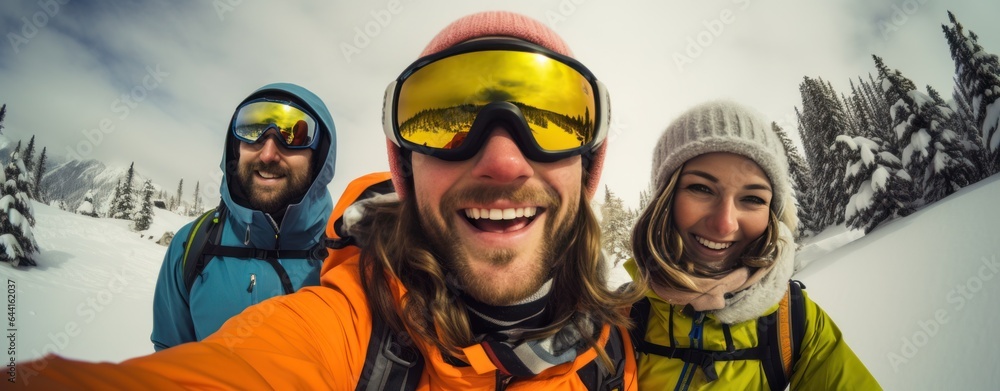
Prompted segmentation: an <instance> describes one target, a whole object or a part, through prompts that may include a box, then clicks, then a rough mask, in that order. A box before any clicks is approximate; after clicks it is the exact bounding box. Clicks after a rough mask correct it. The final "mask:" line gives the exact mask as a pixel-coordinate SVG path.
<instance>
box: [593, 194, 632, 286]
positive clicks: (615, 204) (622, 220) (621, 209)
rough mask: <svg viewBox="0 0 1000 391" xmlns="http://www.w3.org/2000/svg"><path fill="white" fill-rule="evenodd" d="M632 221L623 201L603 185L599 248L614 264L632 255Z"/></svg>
mask: <svg viewBox="0 0 1000 391" xmlns="http://www.w3.org/2000/svg"><path fill="white" fill-rule="evenodd" d="M633 223H634V220H633V219H631V214H630V213H629V211H628V210H626V209H625V202H624V201H623V200H622V199H621V198H620V197H618V196H616V195H615V194H614V193H612V192H611V189H609V188H608V186H607V185H605V186H604V204H602V205H601V248H603V249H604V253H605V254H606V255H607V256H608V258H609V259H610V260H611V261H612V262H613V264H614V266H618V264H619V263H620V262H622V261H625V260H627V259H629V258H631V257H632V242H631V240H630V238H631V233H632V224H633Z"/></svg>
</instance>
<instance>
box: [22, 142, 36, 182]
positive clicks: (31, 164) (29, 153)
mask: <svg viewBox="0 0 1000 391" xmlns="http://www.w3.org/2000/svg"><path fill="white" fill-rule="evenodd" d="M34 158H35V136H34V135H32V136H31V139H29V140H28V146H27V147H25V148H24V154H22V155H21V161H22V162H24V168H25V172H27V173H31V172H32V169H34V168H35V161H34V160H33V159H34ZM28 179H29V180H30V179H31V178H28Z"/></svg>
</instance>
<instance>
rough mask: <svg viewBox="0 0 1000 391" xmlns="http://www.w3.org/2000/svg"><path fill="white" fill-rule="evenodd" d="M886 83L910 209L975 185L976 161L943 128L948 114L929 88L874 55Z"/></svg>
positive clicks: (956, 135) (956, 136)
mask: <svg viewBox="0 0 1000 391" xmlns="http://www.w3.org/2000/svg"><path fill="white" fill-rule="evenodd" d="M874 58H875V64H876V67H877V68H878V69H879V74H880V75H882V77H883V78H884V79H885V81H886V82H885V83H883V87H884V89H885V92H886V97H887V98H889V99H890V100H892V99H895V103H894V104H893V106H892V107H893V112H892V118H893V121H894V123H895V124H896V125H895V126H894V127H893V129H894V130H895V132H896V137H897V138H896V143H897V144H896V145H897V147H898V148H899V150H900V156H899V158H900V162H901V164H902V165H903V169H905V170H906V172H907V173H908V174H909V175H910V177H911V178H912V179H913V183H914V189H915V190H916V193H915V194H916V198H915V203H914V205H913V206H914V208H920V207H922V206H923V205H926V204H929V203H932V202H935V201H937V200H939V199H941V198H944V197H945V196H947V195H948V194H951V193H954V192H955V191H957V190H958V189H961V188H962V187H964V186H966V185H968V184H970V183H972V182H974V181H975V179H974V178H975V176H976V170H975V163H974V162H973V161H972V160H970V159H968V158H967V157H966V156H965V151H964V148H962V144H961V141H962V138H961V136H960V134H959V133H958V132H956V131H955V130H953V129H950V128H948V127H947V125H948V124H949V123H952V122H953V121H952V119H951V116H952V115H953V112H952V110H951V108H950V107H948V105H947V104H946V103H945V102H944V100H943V99H941V97H940V95H939V94H938V93H937V91H935V90H934V89H933V88H932V87H929V86H928V92H929V93H930V95H928V94H924V93H923V92H921V91H919V90H917V89H916V88H915V86H914V84H913V82H912V81H910V80H909V79H907V78H906V77H905V76H903V74H902V73H901V72H900V71H899V70H892V71H890V70H889V69H888V67H887V66H886V65H885V63H883V62H882V59H881V58H879V57H877V56H874Z"/></svg>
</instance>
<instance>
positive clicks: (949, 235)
mask: <svg viewBox="0 0 1000 391" xmlns="http://www.w3.org/2000/svg"><path fill="white" fill-rule="evenodd" d="M997 199H1000V176H994V177H993V178H990V179H987V180H986V181H983V182H980V183H978V184H975V185H972V186H970V187H968V188H966V189H963V190H961V191H959V192H958V193H956V194H954V195H952V196H950V197H948V198H946V199H944V200H942V201H940V202H938V203H935V204H933V205H931V206H928V207H927V208H925V209H923V210H921V211H919V212H917V213H915V214H913V215H911V216H909V217H906V218H904V219H901V220H897V221H894V222H891V223H889V224H887V225H885V226H883V227H880V228H879V229H877V230H875V231H874V232H872V233H871V234H869V235H867V236H865V237H862V238H860V239H857V240H855V241H853V242H850V243H848V244H846V245H843V246H842V247H839V248H833V247H835V245H839V244H841V243H843V242H844V241H845V239H844V238H845V235H847V237H850V238H851V239H853V236H851V235H854V236H856V234H852V233H850V232H847V233H845V232H832V233H830V232H828V233H824V234H823V235H822V236H821V237H820V238H819V239H820V240H819V241H818V242H816V243H813V245H812V247H807V248H806V249H804V250H803V251H804V252H806V251H807V250H808V252H810V253H811V254H812V255H810V257H811V260H810V262H807V263H805V264H803V269H802V270H801V271H800V272H798V273H797V274H796V276H795V278H797V279H800V280H802V281H803V282H805V284H806V286H807V291H808V293H809V295H810V296H811V297H812V298H813V299H814V300H815V301H817V302H818V303H819V304H820V305H821V306H822V307H823V308H824V309H825V310H826V311H827V312H829V313H830V314H831V316H832V317H833V319H834V320H835V321H836V323H837V324H838V326H840V328H841V330H842V331H843V333H844V335H845V337H846V338H847V340H848V342H849V343H850V345H851V347H852V348H853V349H854V351H855V352H856V353H857V354H858V356H860V357H861V359H862V360H863V361H864V362H865V363H866V364H867V365H868V367H869V369H870V370H871V371H872V373H873V374H874V375H875V376H876V377H877V378H878V379H879V381H880V382H881V383H882V385H883V386H884V387H885V389H887V390H942V389H970V390H992V389H996V387H997V385H998V384H1000V336H998V335H997V334H996V333H995V332H994V329H996V327H997V326H998V325H1000V311H997V304H996V303H997V301H998V300H1000V240H998V238H997V232H998V229H997V222H998V221H1000V208H997V207H996V206H995V204H996V200H997ZM34 207H35V215H36V217H37V219H38V224H37V226H36V228H35V232H36V236H37V238H38V242H39V245H40V246H41V248H42V251H41V255H40V257H39V264H40V265H41V266H40V267H38V268H35V269H27V270H15V269H13V268H11V267H9V266H8V265H5V264H0V278H3V280H6V279H8V278H9V279H11V280H13V281H14V282H15V283H16V286H17V304H16V311H17V315H16V319H17V358H18V361H20V362H23V361H26V360H29V359H32V358H37V357H41V356H42V355H43V354H45V353H49V352H55V353H58V354H60V355H64V356H68V357H71V358H78V359H85V360H107V361H121V360H123V359H126V358H129V357H132V356H135V355H140V354H146V353H150V352H152V345H151V344H150V342H149V333H150V331H151V329H150V328H151V324H152V321H151V317H152V315H151V313H152V312H151V309H150V306H151V302H152V291H153V286H154V284H155V279H156V274H157V272H158V270H159V266H160V263H161V261H162V257H163V254H164V252H165V250H166V248H165V247H162V246H159V245H157V244H154V243H153V242H152V240H149V239H143V238H140V237H139V234H137V233H134V232H131V231H129V230H128V228H127V222H125V221H114V220H107V219H91V218H89V217H84V216H79V215H73V214H69V213H67V212H63V211H60V210H58V209H55V208H52V207H48V206H45V205H41V204H37V203H36V204H34ZM156 212H157V215H156V219H155V221H154V226H153V227H152V228H151V229H150V231H148V232H149V233H152V235H153V236H155V237H156V238H159V236H160V233H162V232H163V231H165V230H176V229H177V228H179V227H180V226H182V225H183V224H185V223H186V222H187V221H189V219H190V218H187V217H181V216H177V215H175V214H172V213H166V212H164V211H162V210H157V211H156ZM148 236H149V235H148V234H147V235H146V237H147V238H148ZM831 243H833V245H831ZM810 249H811V250H810ZM612 275H613V277H614V278H615V280H619V281H620V280H621V279H623V278H627V277H625V274H624V272H623V271H622V270H621V269H615V270H614V271H613V273H612Z"/></svg>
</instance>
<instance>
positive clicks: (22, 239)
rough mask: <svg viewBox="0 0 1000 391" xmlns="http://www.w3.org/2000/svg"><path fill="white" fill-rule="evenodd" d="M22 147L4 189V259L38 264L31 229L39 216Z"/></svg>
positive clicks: (0, 234)
mask: <svg viewBox="0 0 1000 391" xmlns="http://www.w3.org/2000/svg"><path fill="white" fill-rule="evenodd" d="M18 149H19V148H17V149H15V151H14V153H13V154H11V157H10V162H9V163H7V166H6V167H5V168H4V175H3V177H4V181H3V186H2V189H0V260H2V261H4V262H10V263H11V264H12V265H14V266H34V265H35V261H34V259H33V258H34V254H35V253H36V252H38V244H37V243H36V242H35V236H34V234H33V233H32V230H31V228H32V227H34V226H35V217H34V213H32V209H31V200H30V199H29V198H28V186H30V185H29V182H28V179H27V175H24V171H25V168H24V162H22V161H21V157H20V156H19V154H20V153H19V151H18Z"/></svg>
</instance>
